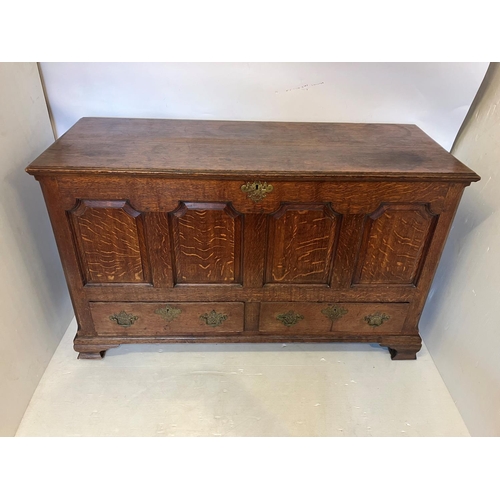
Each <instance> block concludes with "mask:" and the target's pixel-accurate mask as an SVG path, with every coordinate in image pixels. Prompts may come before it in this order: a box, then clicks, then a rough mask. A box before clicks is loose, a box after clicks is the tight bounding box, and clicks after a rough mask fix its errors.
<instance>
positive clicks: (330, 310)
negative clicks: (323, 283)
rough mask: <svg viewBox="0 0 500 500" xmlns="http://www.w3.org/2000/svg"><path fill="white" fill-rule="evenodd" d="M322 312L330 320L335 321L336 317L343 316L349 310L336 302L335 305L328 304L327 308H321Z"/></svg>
mask: <svg viewBox="0 0 500 500" xmlns="http://www.w3.org/2000/svg"><path fill="white" fill-rule="evenodd" d="M321 312H322V314H324V315H325V316H326V317H327V318H328V319H329V320H330V321H335V320H336V319H339V318H341V317H342V316H344V315H345V314H347V313H348V312H349V311H348V309H344V308H343V307H340V306H338V305H336V304H334V305H333V306H328V307H326V308H325V309H322V310H321Z"/></svg>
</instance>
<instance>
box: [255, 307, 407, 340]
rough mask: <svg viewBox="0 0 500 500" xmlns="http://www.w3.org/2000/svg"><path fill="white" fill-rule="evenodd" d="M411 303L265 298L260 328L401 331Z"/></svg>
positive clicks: (280, 331) (294, 332)
mask: <svg viewBox="0 0 500 500" xmlns="http://www.w3.org/2000/svg"><path fill="white" fill-rule="evenodd" d="M408 306H409V304H407V303H404V304H394V303H391V304H381V303H324V302H263V303H262V304H261V306H260V327H259V329H260V331H261V332H264V333H267V332H268V333H277V332H279V333H288V334H290V335H294V334H296V333H310V334H314V333H324V332H348V333H349V332H352V333H398V332H400V331H401V329H402V327H403V324H404V321H405V319H406V314H407V312H408Z"/></svg>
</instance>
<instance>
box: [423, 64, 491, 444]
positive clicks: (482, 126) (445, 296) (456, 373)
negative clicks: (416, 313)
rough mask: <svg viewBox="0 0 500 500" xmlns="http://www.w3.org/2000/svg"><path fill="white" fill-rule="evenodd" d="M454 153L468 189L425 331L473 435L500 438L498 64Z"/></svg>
mask: <svg viewBox="0 0 500 500" xmlns="http://www.w3.org/2000/svg"><path fill="white" fill-rule="evenodd" d="M453 154H454V155H455V156H456V157H457V158H458V159H460V160H461V161H463V162H464V163H465V164H466V165H468V166H469V167H471V168H472V169H474V170H475V171H476V172H477V173H478V174H479V175H481V177H482V180H481V181H480V182H477V183H475V184H473V185H472V186H470V187H468V188H467V189H466V190H465V193H464V196H463V199H462V203H461V205H460V207H459V209H458V213H457V215H456V217H455V222H454V224H453V227H452V229H451V232H450V236H449V238H448V242H447V244H446V247H445V250H444V252H443V256H442V258H441V263H440V265H439V269H438V271H437V274H436V277H435V280H434V284H433V287H432V289H431V293H430V295H429V299H428V300H427V304H426V307H425V310H424V313H423V315H422V320H421V322H420V329H421V332H422V334H423V335H424V340H425V342H426V344H427V347H428V348H429V351H430V352H431V353H432V357H433V359H434V362H435V363H436V366H437V367H438V369H439V371H440V373H441V375H442V377H443V379H444V381H445V383H446V385H447V386H448V389H449V390H450V393H451V395H452V397H453V398H454V400H455V402H456V404H457V407H458V409H459V410H460V413H461V414H462V417H463V419H464V421H465V423H466V425H467V427H468V428H469V432H470V433H471V435H473V436H500V320H499V317H498V315H497V314H498V311H499V309H500V175H499V174H500V64H499V63H492V65H491V67H490V69H489V70H488V73H487V75H486V77H485V80H484V82H483V85H482V86H481V89H480V91H479V93H478V95H477V98H476V100H475V101H474V105H473V107H472V108H471V111H470V113H469V116H468V117H467V120H466V121H465V123H464V126H463V128H462V130H461V133H460V135H459V136H458V138H457V141H456V144H455V146H454V148H453Z"/></svg>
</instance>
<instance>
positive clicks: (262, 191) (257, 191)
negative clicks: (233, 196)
mask: <svg viewBox="0 0 500 500" xmlns="http://www.w3.org/2000/svg"><path fill="white" fill-rule="evenodd" d="M273 189H274V188H273V186H272V184H268V183H267V182H259V181H255V182H247V183H246V184H243V186H241V190H242V191H243V192H244V193H247V196H248V197H249V198H250V199H251V200H252V201H253V202H255V203H257V202H258V201H261V200H263V199H264V198H265V197H266V195H267V193H270V192H271V191H272V190H273Z"/></svg>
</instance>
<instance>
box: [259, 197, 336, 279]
mask: <svg viewBox="0 0 500 500" xmlns="http://www.w3.org/2000/svg"><path fill="white" fill-rule="evenodd" d="M340 219H341V216H340V215H339V214H335V213H334V212H333V211H332V210H331V208H330V207H329V206H327V205H305V204H284V205H282V207H281V208H280V209H279V210H278V211H277V212H276V213H275V214H273V216H272V217H269V233H268V234H269V235H268V240H267V241H268V243H267V245H266V247H267V252H268V255H267V276H266V283H295V284H307V283H318V284H321V283H323V284H328V283H329V281H330V271H331V267H332V259H333V255H334V247H335V244H336V242H337V238H338V229H339V228H340V223H339V222H337V221H339V220H340Z"/></svg>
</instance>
